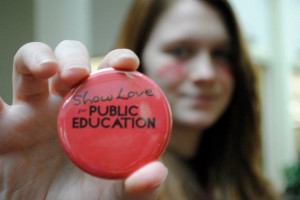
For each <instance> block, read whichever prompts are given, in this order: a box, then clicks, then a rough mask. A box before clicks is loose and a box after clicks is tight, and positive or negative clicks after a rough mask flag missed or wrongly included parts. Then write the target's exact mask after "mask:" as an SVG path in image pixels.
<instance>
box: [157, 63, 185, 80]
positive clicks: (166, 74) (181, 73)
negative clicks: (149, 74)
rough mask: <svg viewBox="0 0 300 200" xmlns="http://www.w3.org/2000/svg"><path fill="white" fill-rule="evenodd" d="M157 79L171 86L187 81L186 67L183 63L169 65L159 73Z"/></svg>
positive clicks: (163, 67)
mask: <svg viewBox="0 0 300 200" xmlns="http://www.w3.org/2000/svg"><path fill="white" fill-rule="evenodd" d="M157 77H158V78H159V79H160V80H163V81H164V82H165V83H166V85H169V86H171V85H173V84H176V83H179V82H181V81H182V80H183V79H185V77H186V67H185V66H183V64H181V63H167V64H166V65H164V66H162V67H161V69H160V70H158V71H157Z"/></svg>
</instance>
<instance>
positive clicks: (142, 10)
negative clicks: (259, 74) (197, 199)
mask: <svg viewBox="0 0 300 200" xmlns="http://www.w3.org/2000/svg"><path fill="white" fill-rule="evenodd" d="M199 1H202V2H205V3H206V4H208V5H210V6H212V7H213V8H214V9H215V10H216V11H217V12H218V13H219V14H220V16H221V19H222V20H223V23H224V24H225V27H226V28H227V31H228V34H229V36H230V38H231V41H232V45H233V56H232V58H233V59H232V60H231V61H232V66H233V67H232V72H233V77H234V82H235V87H234V92H233V96H232V99H231V102H230V105H229V106H228V108H227V109H226V111H225V112H224V113H223V115H222V116H221V117H220V118H219V120H218V121H217V122H216V123H215V124H214V125H213V126H212V127H210V128H208V129H207V130H206V131H205V132H204V133H202V138H201V140H200V144H199V148H198V150H197V153H196V155H195V156H194V158H193V159H191V160H190V161H189V162H188V164H189V165H190V166H191V168H192V170H193V172H194V173H196V176H197V180H198V181H199V183H200V185H201V187H202V188H203V189H204V190H212V196H213V198H214V199H230V200H235V199H242V200H248V199H249V200H253V199H268V200H271V199H275V197H274V195H273V192H272V191H271V189H270V187H269V186H268V184H267V182H266V180H265V179H264V178H263V176H262V170H261V133H260V129H261V128H260V99H259V96H258V89H257V80H256V79H257V78H256V73H255V69H254V67H253V65H252V63H251V61H250V59H249V55H248V52H247V50H246V48H245V43H244V40H243V38H242V35H241V31H240V29H239V25H238V22H237V19H236V17H235V15H234V12H233V10H232V8H231V6H230V5H229V3H228V2H227V1H225V0H199ZM174 2H176V1H174V0H135V1H134V2H133V5H132V7H131V10H130V11H129V14H128V18H127V19H126V21H125V23H124V26H123V29H122V30H121V33H120V36H119V38H118V40H117V45H116V47H118V48H129V49H131V50H133V51H134V52H135V53H136V54H137V55H138V56H139V57H140V58H141V54H142V52H143V49H144V47H145V45H146V43H147V41H148V38H149V35H150V34H151V31H152V29H153V27H154V26H155V23H156V22H157V20H158V19H159V17H160V16H161V14H162V13H163V12H164V11H165V10H166V9H167V8H168V7H169V6H170V4H172V3H174ZM139 70H140V71H141V72H143V66H140V68H139ZM173 192H175V191H173Z"/></svg>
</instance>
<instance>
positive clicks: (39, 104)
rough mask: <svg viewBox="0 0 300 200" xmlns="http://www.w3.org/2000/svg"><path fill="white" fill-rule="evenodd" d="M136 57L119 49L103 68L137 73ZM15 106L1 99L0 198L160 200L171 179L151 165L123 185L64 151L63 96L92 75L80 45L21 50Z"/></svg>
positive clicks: (16, 69)
mask: <svg viewBox="0 0 300 200" xmlns="http://www.w3.org/2000/svg"><path fill="white" fill-rule="evenodd" d="M138 65H139V60H138V58H137V56H136V55H135V54H134V53H133V52H131V51H129V50H126V49H118V50H115V51H112V52H110V53H109V54H108V55H107V56H105V57H104V59H103V60H102V62H101V64H100V65H99V68H103V67H113V68H117V69H121V70H136V69H137V67H138ZM13 67H14V69H13V104H12V105H7V104H5V102H3V101H2V100H1V99H0V182H1V185H0V186H1V187H0V199H30V200H35V199H49V200H54V199H62V200H65V199H72V200H76V199H84V200H86V199H89V200H90V199H104V200H109V199H112V200H117V199H143V200H145V199H156V198H157V196H158V192H159V186H160V184H161V183H162V182H163V180H164V179H165V177H166V175H167V169H166V168H165V166H164V165H163V164H162V163H161V162H158V161H156V162H152V163H149V164H148V165H146V166H144V167H142V168H141V169H139V170H137V171H136V172H134V173H133V174H132V175H131V176H129V177H128V178H127V179H125V180H104V179H99V178H96V177H93V176H91V175H89V174H86V173H85V172H83V171H81V170H80V169H78V168H77V167H76V166H74V165H73V164H72V163H71V162H70V161H69V159H68V158H67V157H66V155H65V153H64V152H63V150H62V148H61V146H60V144H59V141H58V135H57V129H56V124H57V122H56V120H57V114H58V109H59V106H60V104H61V102H62V99H63V97H64V95H66V93H67V92H68V91H69V90H70V89H71V88H72V87H73V86H74V85H75V84H77V83H78V82H80V81H81V80H83V79H85V78H86V77H87V76H89V74H90V67H89V55H88V51H87V49H86V48H85V46H84V45H83V44H81V43H79V42H76V41H63V42H62V43H60V44H59V45H58V46H57V47H56V49H55V51H52V50H51V48H50V47H48V46H47V45H45V44H43V43H29V44H26V45H24V46H22V47H21V48H20V49H19V50H18V52H17V53H16V55H15V58H14V66H13Z"/></svg>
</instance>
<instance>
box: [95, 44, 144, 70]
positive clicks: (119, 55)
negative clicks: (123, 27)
mask: <svg viewBox="0 0 300 200" xmlns="http://www.w3.org/2000/svg"><path fill="white" fill-rule="evenodd" d="M139 64H140V61H139V58H138V57H137V55H136V54H135V53H134V52H133V51H131V50H129V49H116V50H113V51H111V52H109V53H108V54H107V55H106V56H105V57H104V58H103V60H102V61H101V63H100V65H99V67H98V69H101V68H106V67H113V68H115V69H118V70H124V71H134V70H136V69H137V68H138V66H139Z"/></svg>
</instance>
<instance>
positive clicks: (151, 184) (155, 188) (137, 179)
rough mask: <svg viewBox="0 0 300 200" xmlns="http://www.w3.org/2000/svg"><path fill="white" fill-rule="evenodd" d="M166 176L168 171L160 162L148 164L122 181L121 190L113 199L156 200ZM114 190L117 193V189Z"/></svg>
mask: <svg viewBox="0 0 300 200" xmlns="http://www.w3.org/2000/svg"><path fill="white" fill-rule="evenodd" d="M167 174H168V170H167V168H166V167H165V166H164V165H163V164H162V163H161V162H159V161H155V162H152V163H149V164H147V165H146V166H144V167H142V168H141V169H139V170H138V171H136V172H135V173H134V174H132V175H131V176H129V177H128V178H127V179H126V180H125V181H124V183H123V186H122V189H121V190H120V189H119V193H118V192H117V193H116V194H118V195H117V197H116V198H114V199H126V200H131V199H135V200H150V199H151V200H154V199H157V197H158V194H159V189H160V185H161V184H162V183H163V181H164V180H165V179H166V177H167ZM116 189H117V191H118V188H116ZM120 191H121V192H120Z"/></svg>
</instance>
